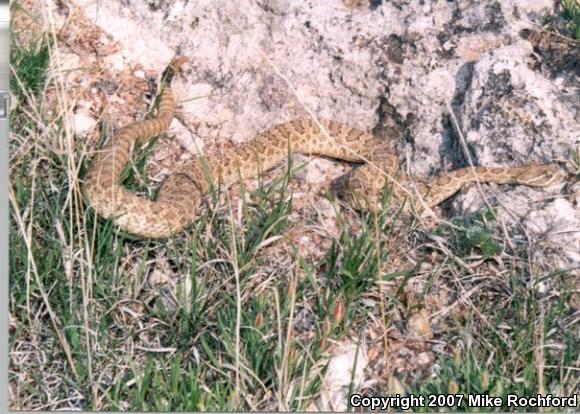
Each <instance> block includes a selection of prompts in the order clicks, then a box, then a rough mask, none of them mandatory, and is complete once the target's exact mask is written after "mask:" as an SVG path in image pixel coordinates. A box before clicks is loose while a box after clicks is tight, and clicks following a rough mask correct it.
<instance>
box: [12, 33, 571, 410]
mask: <svg viewBox="0 0 580 414" xmlns="http://www.w3.org/2000/svg"><path fill="white" fill-rule="evenodd" d="M43 45H44V46H43ZM50 48H51V45H50V43H48V42H46V41H44V40H42V41H40V40H39V41H38V42H35V43H34V45H30V46H28V45H26V46H22V45H18V44H17V43H15V44H14V47H13V50H12V53H13V57H12V59H13V64H14V79H13V82H15V83H13V88H14V90H15V91H16V93H17V95H18V96H19V103H18V106H17V108H16V110H15V111H14V112H13V114H12V117H13V123H12V125H13V131H12V132H13V135H12V140H11V165H10V187H11V193H10V200H11V203H10V209H11V211H10V212H11V217H10V298H9V302H10V303H9V306H10V315H11V332H10V338H9V341H10V350H11V355H10V373H9V380H10V383H11V384H12V385H13V388H12V390H14V397H13V398H14V399H13V401H12V404H13V405H14V404H18V406H19V407H21V408H23V409H58V408H60V409H64V408H69V409H70V408H82V409H88V410H140V411H147V410H158V411H165V410H176V411H185V410H187V411H195V410H216V411H219V410H255V409H280V410H305V409H306V408H308V407H309V406H310V404H311V403H312V402H314V401H316V400H317V398H318V397H319V395H320V387H321V383H322V378H323V376H324V374H325V369H326V363H327V361H328V352H329V350H330V346H331V344H332V343H333V342H334V341H337V342H343V341H345V340H346V339H348V338H350V339H353V338H354V339H355V340H360V339H362V338H365V339H366V340H367V341H369V343H370V344H371V345H374V344H375V343H376V342H377V341H378V342H379V343H380V344H381V343H382V342H381V341H382V340H384V342H385V346H387V345H388V344H390V343H393V342H396V341H397V340H399V341H401V343H402V344H406V342H405V341H406V337H405V336H404V335H403V337H402V338H399V339H396V338H395V339H394V338H392V337H390V336H389V335H390V333H389V335H386V336H385V335H384V334H385V332H386V330H387V328H389V332H391V330H393V329H394V328H397V329H399V330H401V332H403V334H404V333H405V329H404V326H405V323H406V321H407V320H408V318H409V316H411V315H413V314H414V312H416V311H417V309H423V308H424V309H433V308H429V306H431V305H428V302H429V301H433V300H434V298H436V297H437V295H438V293H439V292H440V291H442V290H444V288H445V289H447V290H449V291H451V295H452V300H451V302H450V303H443V304H440V305H439V306H440V307H445V306H450V307H452V306H453V304H454V303H457V302H458V301H459V298H462V297H464V296H463V295H464V294H465V292H466V291H468V290H469V291H470V292H474V293H473V294H472V296H470V297H468V298H467V299H465V300H463V301H461V303H462V305H461V306H462V310H463V312H462V313H461V314H459V315H458V314H456V313H454V312H449V314H446V315H443V316H441V317H440V318H439V320H437V321H435V320H434V321H432V324H433V325H434V326H436V327H437V329H438V331H437V333H436V337H435V339H434V343H437V344H441V345H442V347H441V352H440V353H438V354H436V355H437V356H438V359H437V361H436V362H437V364H438V365H439V366H440V368H439V369H438V370H436V375H434V376H433V377H424V376H419V375H415V374H416V373H415V372H404V373H403V374H396V376H398V377H399V378H400V379H401V381H403V383H404V386H405V387H406V389H407V390H408V391H409V392H413V393H414V394H418V393H421V394H430V393H434V392H441V393H445V392H448V391H449V390H450V389H451V390H454V389H455V388H456V389H457V390H458V391H457V392H462V393H467V392H476V391H478V392H479V391H481V392H484V391H486V392H489V393H493V394H494V395H503V394H505V393H507V392H517V393H522V395H533V394H534V393H535V392H537V391H539V390H546V392H548V391H554V392H559V393H561V394H564V395H565V394H566V393H571V392H573V391H574V390H575V389H576V390H577V387H578V376H577V375H576V372H577V367H578V356H577V353H575V352H574V350H575V349H576V347H577V338H576V337H575V336H574V335H575V333H574V332H575V331H574V329H576V325H575V323H576V322H575V319H574V315H575V313H574V312H575V310H574V308H573V306H572V304H571V303H573V300H572V299H573V298H572V295H573V293H572V292H573V291H574V286H573V285H571V283H570V279H572V278H571V277H570V275H569V274H566V273H565V272H555V273H554V274H550V275H545V276H544V277H543V278H539V279H540V280H542V279H544V280H548V281H550V283H552V285H551V286H552V289H553V291H554V292H555V293H554V294H553V295H545V294H541V293H540V292H539V291H538V289H539V288H538V284H539V282H538V278H536V277H533V275H537V273H536V270H535V269H534V268H532V266H531V263H532V260H531V252H529V251H528V250H526V247H525V246H524V247H522V248H521V249H516V250H515V251H511V250H509V248H508V247H506V243H505V242H504V240H503V239H502V237H504V236H503V235H502V233H500V231H499V226H498V224H497V223H496V221H495V220H496V219H495V216H494V215H493V214H491V213H490V212H484V213H482V214H478V215H475V216H474V217H470V218H458V219H455V220H453V221H452V222H451V224H449V225H443V226H440V227H439V229H438V230H436V232H435V235H437V236H439V237H441V238H442V239H443V240H444V243H445V246H446V248H447V249H448V250H449V251H450V252H451V253H445V254H441V252H440V250H437V249H436V246H434V245H433V244H430V243H428V242H424V240H425V239H428V236H429V235H430V233H429V232H428V231H427V232H426V231H419V230H412V229H410V228H409V226H407V225H402V221H403V220H402V219H401V217H400V215H399V214H400V211H395V213H394V214H391V213H392V208H391V207H392V206H391V200H390V198H389V193H388V192H387V193H386V195H385V198H384V200H383V209H382V211H381V212H380V213H378V214H375V213H371V214H363V215H362V216H354V215H352V214H351V215H349V214H348V212H346V213H345V212H338V215H337V219H336V221H337V223H338V225H337V227H338V233H337V234H336V235H335V236H330V235H325V236H324V238H325V240H327V241H328V240H329V243H328V244H329V246H330V247H329V249H328V251H327V252H326V253H325V254H322V255H321V257H319V258H316V259H312V258H307V257H303V256H302V255H301V254H300V250H299V249H298V246H295V245H294V244H293V242H292V241H287V240H286V239H285V237H286V236H287V235H288V234H289V233H290V232H291V231H292V230H295V229H296V228H304V227H307V226H308V225H310V223H309V222H308V221H307V220H306V221H298V222H296V219H291V213H292V212H293V211H295V204H296V199H295V197H294V196H293V194H292V190H291V188H292V183H293V177H294V175H295V173H296V172H297V171H298V170H300V168H301V167H300V166H299V167H296V168H295V167H294V166H292V163H291V162H289V163H288V168H287V169H286V170H285V171H283V172H281V173H280V174H279V175H278V178H276V179H273V180H271V181H269V182H266V181H265V180H264V179H262V178H260V180H259V182H258V185H257V188H252V189H250V188H247V187H244V186H241V188H240V189H239V190H238V193H239V194H238V195H239V199H241V200H242V202H241V203H239V204H238V203H237V202H234V201H235V200H237V198H233V196H232V194H233V193H232V194H228V193H226V192H225V189H223V188H220V185H219V183H216V188H214V189H213V190H212V191H211V193H210V194H209V195H208V197H207V199H206V204H205V205H204V208H202V209H200V213H199V214H200V215H199V217H198V218H197V219H196V220H195V222H194V223H193V224H192V226H191V227H190V228H189V229H188V230H187V231H186V232H184V233H183V234H181V235H180V236H178V237H174V238H172V239H169V240H165V241H160V240H138V239H135V238H132V237H129V236H127V235H124V234H122V233H120V232H119V231H118V229H117V228H116V227H115V226H114V224H113V223H112V222H111V221H105V220H102V219H100V218H98V217H96V216H95V214H94V212H93V211H92V210H90V209H87V208H86V206H85V203H84V201H83V198H82V193H81V191H80V189H81V187H80V186H81V181H82V178H83V177H84V172H85V171H86V168H87V165H88V164H87V163H88V161H89V159H90V156H89V153H88V144H87V142H88V138H87V139H86V140H83V139H75V140H73V139H72V137H70V136H69V135H67V132H66V131H68V130H69V129H68V128H65V126H66V124H65V123H66V119H65V118H63V117H62V114H63V113H64V111H54V110H51V111H49V110H48V108H51V109H54V108H53V107H51V105H54V102H47V101H45V97H46V96H49V94H47V93H46V92H47V91H50V92H52V93H53V94H59V93H64V91H62V90H58V85H54V84H53V83H52V81H51V79H49V78H48V77H47V67H48V66H47V64H48V58H49V56H50ZM48 114H52V115H50V117H49V115H48ZM54 114H56V115H54ZM73 143H74V145H72V144H73ZM151 151H152V146H145V147H143V148H140V149H139V150H138V151H137V153H136V155H135V157H134V161H133V163H132V165H130V166H129V167H128V168H127V169H126V172H125V174H124V177H123V179H124V184H125V185H126V186H128V187H129V188H131V189H133V190H134V191H137V192H139V193H140V194H144V195H147V196H150V195H152V194H153V193H154V191H153V189H152V188H151V187H150V186H149V183H148V180H147V174H146V168H145V166H146V162H147V161H146V160H147V157H148V155H149V154H150V153H151ZM316 225H317V222H314V225H313V227H315V226H316ZM398 227H402V229H400V228H398ZM409 234H411V236H409ZM399 238H400V239H401V241H397V243H406V244H408V246H409V248H413V249H414V252H413V254H414V256H413V257H414V258H415V259H416V264H414V265H412V266H411V265H409V266H407V267H406V268H399V269H397V271H395V272H393V271H387V270H386V269H387V266H386V265H387V264H389V262H390V261H391V260H393V259H394V257H393V253H392V250H393V249H392V244H393V242H392V241H393V240H395V239H397V240H399ZM407 238H411V241H409V240H408V239H407ZM282 247H285V248H282ZM406 253H409V254H410V253H411V252H410V251H409V252H406ZM435 253H437V254H439V256H438V257H437V258H435V259H433V257H434V254H435ZM431 261H435V264H434V265H433V266H432V267H431V268H429V269H428V270H426V271H423V270H421V269H423V266H422V265H425V264H429V263H430V262H431ZM480 262H481V263H482V264H481V266H482V267H479V266H480ZM498 263H499V264H498ZM500 264H501V266H500ZM487 265H496V266H497V267H500V268H501V272H500V274H499V275H495V274H493V273H492V271H490V270H489V269H488V268H487V267H485V266H487ZM469 266H471V267H469ZM157 274H162V275H164V276H165V277H166V278H167V279H169V282H168V283H166V284H165V285H161V286H150V285H149V283H148V282H150V281H151V278H152V277H153V276H154V275H157ZM573 280H574V279H572V281H573ZM414 283H415V284H420V286H421V288H420V293H419V294H418V295H416V293H415V292H414V291H412V290H410V285H412V284H414ZM173 285H174V286H175V288H174V289H173V288H172V286H173ZM414 296H418V298H415V299H413V298H414ZM435 309H436V310H439V308H435ZM576 324H577V323H576ZM371 334H372V335H371ZM371 337H372V338H374V339H372V340H371V339H369V338H371ZM377 337H378V338H379V339H378V340H377V339H376V338H377ZM373 341H374V342H373ZM429 349H430V348H428V349H427V350H429ZM538 351H542V352H538ZM389 357H390V355H388V354H386V355H385V356H384V358H389ZM391 362H392V361H391V360H387V366H389V365H388V364H391ZM539 366H541V367H543V368H542V370H540V369H539V368H538V367H539ZM575 367H576V368H575ZM434 369H435V368H434ZM575 369H576V370H575ZM390 372H391V373H392V371H390ZM367 375H368V376H370V377H371V378H373V379H376V380H377V381H380V380H381V379H382V378H383V377H382V376H381V375H382V374H381V375H377V376H376V377H373V375H375V374H374V373H373V372H370V373H368V374H367ZM392 375H395V374H392ZM378 391H379V393H381V394H385V393H386V392H387V391H388V390H387V389H386V388H380V389H379V390H378Z"/></svg>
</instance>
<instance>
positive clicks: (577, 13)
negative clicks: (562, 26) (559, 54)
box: [562, 0, 580, 40]
mask: <svg viewBox="0 0 580 414" xmlns="http://www.w3.org/2000/svg"><path fill="white" fill-rule="evenodd" d="M562 10H563V13H562V14H563V16H564V19H566V21H567V22H568V23H567V24H566V26H567V28H568V29H569V30H570V31H571V32H572V36H573V38H574V39H576V40H580V2H578V0H562Z"/></svg>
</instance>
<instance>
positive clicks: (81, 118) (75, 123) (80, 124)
mask: <svg viewBox="0 0 580 414" xmlns="http://www.w3.org/2000/svg"><path fill="white" fill-rule="evenodd" d="M71 123H72V127H73V131H74V134H75V136H77V137H83V136H85V135H87V133H89V132H90V131H91V130H92V129H93V128H94V127H95V125H97V121H96V120H95V119H93V117H92V116H91V115H90V113H89V112H88V111H85V110H81V111H78V112H77V113H76V114H73V115H72V119H71Z"/></svg>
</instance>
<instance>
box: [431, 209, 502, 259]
mask: <svg viewBox="0 0 580 414" xmlns="http://www.w3.org/2000/svg"><path fill="white" fill-rule="evenodd" d="M494 219H495V214H494V213H493V211H491V210H486V211H484V212H482V213H479V214H476V215H475V216H474V217H472V218H464V217H463V218H462V217H456V218H454V219H453V220H452V224H453V226H440V227H439V228H437V230H436V231H435V233H436V234H437V235H440V236H446V237H449V241H450V243H451V245H452V246H453V247H454V250H455V252H456V253H457V254H458V255H460V256H463V255H469V254H472V253H479V254H481V255H482V256H484V257H485V258H490V257H492V256H495V255H498V254H500V253H501V251H502V247H501V245H500V244H499V242H498V241H497V240H496V239H495V238H494V233H493V229H492V223H493V221H494Z"/></svg>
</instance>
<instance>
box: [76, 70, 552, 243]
mask: <svg viewBox="0 0 580 414" xmlns="http://www.w3.org/2000/svg"><path fill="white" fill-rule="evenodd" d="M175 66H176V67H177V66H178V65H175ZM173 69H175V67H174V68H173ZM175 110H176V102H175V99H174V97H173V93H172V91H171V89H170V88H169V87H167V88H165V89H164V91H163V92H162V94H161V97H160V101H159V109H158V114H157V116H156V117H155V118H153V119H148V120H144V121H140V122H136V123H133V124H130V125H128V126H126V127H124V128H122V129H121V130H120V132H119V133H118V134H115V135H114V136H112V137H111V138H110V139H109V141H108V142H107V144H106V145H105V146H104V148H103V149H102V150H100V151H99V152H98V153H97V154H96V156H95V158H94V159H93V161H92V163H91V166H90V168H89V171H88V174H87V177H86V181H85V186H84V188H85V193H86V196H87V198H88V202H89V205H90V206H92V207H93V208H94V209H95V211H96V212H97V213H98V214H99V215H101V216H102V217H105V218H114V220H115V222H116V224H117V225H118V226H119V227H120V228H121V229H122V230H124V231H126V232H128V233H131V234H133V235H136V236H139V237H143V238H165V237H169V236H172V235H174V234H175V233H177V232H179V231H181V230H182V229H183V228H185V227H186V226H187V225H188V224H190V223H191V222H192V221H193V220H194V219H195V217H196V210H197V208H198V207H199V205H200V204H201V200H202V197H203V196H204V194H205V193H206V192H208V191H209V188H210V185H209V181H208V177H213V179H216V180H217V179H220V180H221V182H222V183H223V184H224V185H225V186H228V185H230V184H232V183H233V182H235V181H237V180H238V179H239V178H242V179H244V178H249V177H253V176H255V175H256V174H257V172H258V171H259V170H262V171H265V170H268V169H270V168H272V167H273V166H275V165H276V164H278V163H279V162H280V161H282V160H284V159H286V157H287V156H288V150H289V148H290V149H291V150H292V151H294V152H300V153H304V154H315V155H324V156H328V157H332V158H338V159H342V160H345V161H350V162H361V163H365V165H363V166H361V167H360V168H358V169H356V170H355V171H354V173H353V174H352V176H351V178H350V180H349V182H348V184H347V188H346V198H347V200H350V201H351V202H353V203H356V204H358V205H359V206H367V208H372V206H373V205H375V203H376V202H377V200H378V199H380V197H381V194H382V192H383V190H384V188H385V184H387V183H389V184H392V191H393V196H394V197H393V198H394V200H395V201H397V202H402V201H403V200H404V199H405V198H406V199H407V200H408V202H407V203H406V205H409V206H413V207H415V208H417V209H419V210H422V209H424V208H425V207H432V206H435V205H437V204H439V203H441V202H442V201H444V200H445V199H447V198H448V197H450V196H451V195H453V194H454V193H456V192H457V191H459V190H460V189H461V187H462V186H463V185H465V184H468V183H472V182H476V181H478V180H479V181H481V182H495V183H501V184H505V183H516V184H523V185H528V186H535V187H544V186H549V185H551V184H554V183H556V182H558V181H559V180H560V178H561V174H560V171H561V170H560V168H559V167H558V166H557V165H556V164H543V165H541V164H536V165H526V166H521V167H506V168H503V167H499V168H498V167H492V168H488V167H474V168H461V169H458V170H455V171H452V172H449V173H446V174H443V175H441V176H439V177H436V178H434V179H432V180H431V181H430V182H429V183H422V182H421V180H416V179H414V178H412V177H408V176H406V175H397V173H398V162H397V159H396V157H395V156H394V155H393V154H391V153H390V152H389V149H388V147H387V145H386V142H385V141H384V140H381V139H379V138H377V137H375V136H373V135H372V134H370V133H367V132H363V131H359V130H356V129H353V128H350V127H348V126H345V125H342V124H339V123H336V122H333V121H324V120H323V121H320V123H317V122H314V121H312V120H309V119H298V120H294V121H290V122H286V123H283V124H280V125H277V126H275V127H273V128H270V129H268V130H266V131H264V132H262V133H261V134H259V135H258V136H256V137H255V138H253V139H252V140H250V141H248V142H246V143H244V144H241V145H239V146H237V147H236V148H233V149H230V150H227V151H225V152H222V153H221V154H219V155H214V156H209V157H198V158H195V159H193V160H191V161H189V162H187V163H186V164H184V165H182V166H181V167H179V168H178V169H177V170H176V171H175V172H173V173H172V174H171V175H170V176H168V177H167V179H166V180H165V182H164V183H163V184H162V186H161V188H160V190H159V193H158V195H157V199H156V200H149V199H146V198H143V197H139V196H137V195H136V194H134V193H132V192H130V191H128V190H127V189H125V188H123V187H122V186H121V184H120V176H121V173H122V171H123V169H124V168H125V166H126V164H127V163H128V161H129V159H130V157H131V154H132V151H133V147H134V146H135V145H136V144H142V143H144V142H146V141H147V140H148V139H149V138H150V137H152V136H155V135H157V134H160V133H161V132H163V131H165V130H166V129H167V128H169V125H170V123H171V120H172V119H173V116H174V114H175ZM362 200H366V201H367V202H364V203H362V202H361V201H362Z"/></svg>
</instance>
